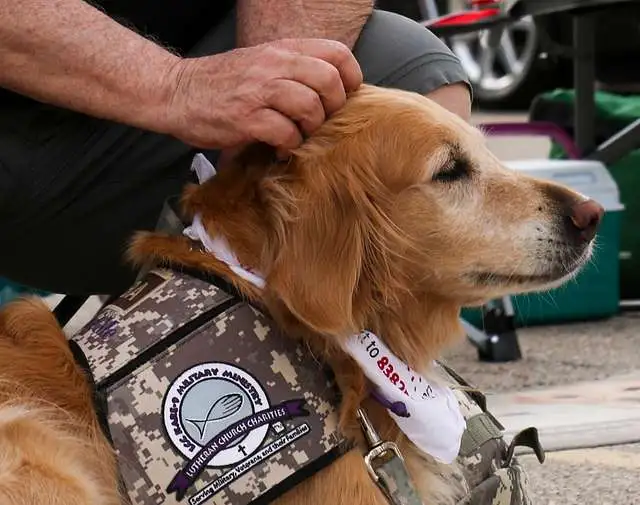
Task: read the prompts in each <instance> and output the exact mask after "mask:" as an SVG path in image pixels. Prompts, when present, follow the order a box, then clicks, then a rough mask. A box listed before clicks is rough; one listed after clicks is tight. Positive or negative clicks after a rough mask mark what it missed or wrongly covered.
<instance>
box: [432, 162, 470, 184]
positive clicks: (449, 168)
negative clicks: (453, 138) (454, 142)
mask: <svg viewBox="0 0 640 505" xmlns="http://www.w3.org/2000/svg"><path fill="white" fill-rule="evenodd" d="M470 172H471V170H470V169H469V164H468V163H467V162H465V161H464V160H455V159H453V160H451V161H449V162H448V163H447V164H446V165H445V166H443V167H442V168H441V169H440V171H439V172H438V173H436V174H434V176H433V180H434V181H436V182H454V181H459V180H460V179H464V178H466V177H469V174H470Z"/></svg>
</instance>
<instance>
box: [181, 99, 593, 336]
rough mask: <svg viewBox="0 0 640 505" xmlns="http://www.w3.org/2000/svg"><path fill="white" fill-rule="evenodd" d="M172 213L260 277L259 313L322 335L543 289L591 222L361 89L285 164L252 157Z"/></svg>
mask: <svg viewBox="0 0 640 505" xmlns="http://www.w3.org/2000/svg"><path fill="white" fill-rule="evenodd" d="M184 201H185V206H186V209H187V211H188V213H190V214H194V213H195V212H200V213H201V214H202V216H203V221H204V223H205V225H206V227H207V229H208V230H209V233H210V234H212V235H216V234H220V235H223V236H224V237H226V238H227V240H228V241H229V242H230V244H231V246H232V248H233V249H234V250H235V252H236V253H237V255H238V257H239V259H240V260H241V261H242V262H243V263H244V264H247V265H249V266H251V267H254V268H256V269H258V270H260V271H262V272H264V273H265V274H266V276H267V282H266V286H267V287H266V288H265V292H264V298H265V299H266V300H267V301H270V302H271V307H270V308H273V307H275V306H280V307H281V308H282V310H283V311H286V312H287V313H288V314H289V315H293V316H294V318H295V319H297V320H299V321H301V322H302V323H304V324H305V325H306V326H308V327H310V328H311V329H313V330H315V331H318V332H321V333H328V334H346V333H348V332H349V331H358V330H359V329H361V328H362V327H364V326H367V325H368V326H369V327H370V328H371V325H372V324H373V323H372V320H375V319H376V317H378V316H377V315H379V314H380V313H381V312H387V313H393V314H396V315H397V316H398V317H406V315H407V314H406V313H407V311H408V310H411V309H410V307H414V308H415V310H417V311H422V310H427V311H428V310H429V309H430V307H431V308H435V309H437V310H438V311H440V312H442V310H444V308H445V307H448V308H452V307H455V310H453V311H451V310H450V311H449V312H448V314H449V315H452V314H454V315H456V314H457V310H458V309H459V307H460V306H463V305H471V304H480V303H482V302H484V301H486V300H488V299H491V298H494V297H498V296H501V295H504V294H507V293H514V292H524V291H532V290H542V289H546V288H550V287H553V286H557V285H559V284H561V283H562V282H563V281H565V280H567V279H568V278H570V277H571V276H573V275H575V273H576V272H577V271H578V270H579V269H580V267H581V266H582V265H584V264H585V262H586V261H587V260H588V259H589V257H590V255H591V250H592V241H593V238H594V235H595V232H596V227H597V225H598V222H599V220H600V218H601V215H602V212H603V211H602V208H601V207H600V206H599V205H598V204H596V203H595V202H593V201H590V200H587V199H586V198H585V197H584V196H582V195H580V194H578V193H576V192H574V191H571V190H570V189H568V188H566V187H563V186H560V185H557V184H553V183H550V182H545V181H542V180H537V179H533V178H530V177H527V176H525V175H523V174H521V173H516V172H514V171H512V170H509V169H507V168H505V167H504V166H503V165H502V164H501V163H500V161H499V160H498V159H496V157H495V156H494V155H493V154H492V153H491V152H490V151H489V149H488V148H487V146H486V144H485V139H484V137H483V135H482V134H481V132H480V131H479V130H477V129H476V128H474V127H472V126H470V125H469V124H467V123H466V122H464V121H463V120H461V119H460V118H458V117H457V116H455V115H454V114H451V113H449V112H448V111H446V110H445V109H443V108H442V107H440V106H439V105H437V104H435V103H434V102H432V101H430V100H428V99H426V98H424V97H422V96H419V95H417V94H412V93H407V92H402V91H397V90H389V89H380V88H374V87H369V86H363V87H362V88H361V89H360V90H359V91H357V92H355V93H353V95H352V96H351V97H350V98H349V100H348V102H347V105H346V106H345V107H344V108H343V109H342V110H341V111H340V112H339V113H337V114H336V115H335V116H334V117H333V118H331V119H330V120H329V121H327V122H326V123H325V124H324V125H323V126H322V127H321V128H320V129H319V130H318V131H317V133H315V134H314V135H313V136H312V137H311V138H310V139H308V140H307V141H306V142H305V143H304V144H303V145H302V146H301V147H300V148H299V149H297V150H296V151H295V152H294V153H293V154H292V156H291V159H290V160H288V161H287V162H278V161H276V160H275V159H274V157H273V153H272V151H271V150H270V149H267V148H264V147H259V146H254V147H252V148H249V149H247V150H246V151H244V152H243V153H242V154H240V155H239V156H238V157H237V158H235V159H234V160H233V162H232V163H230V164H228V165H227V166H224V167H221V170H220V171H219V173H218V175H217V176H216V177H214V178H213V179H212V180H210V181H209V182H207V183H205V184H203V185H202V186H197V187H195V186H194V187H191V188H189V190H188V191H187V192H186V194H185V198H184Z"/></svg>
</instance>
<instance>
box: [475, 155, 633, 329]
mask: <svg viewBox="0 0 640 505" xmlns="http://www.w3.org/2000/svg"><path fill="white" fill-rule="evenodd" d="M506 165H507V166H508V167H510V168H513V169H515V170H519V171H523V172H526V173H527V174H529V175H532V176H534V177H539V178H542V179H549V180H554V181H556V182H559V183H562V184H565V185H567V186H569V187H571V188H572V189H575V190H576V191H579V192H581V193H583V194H585V195H587V196H589V197H590V198H593V199H594V200H596V201H598V202H599V203H600V204H601V205H602V206H603V207H604V208H605V215H604V217H603V220H602V224H601V226H600V229H599V231H598V236H597V238H596V247H595V251H594V256H593V259H592V260H591V262H590V263H589V264H588V265H586V266H585V267H584V269H583V270H582V271H581V272H580V273H579V274H578V275H577V276H576V278H575V279H574V280H571V281H569V282H568V283H567V284H565V285H564V286H561V287H559V288H556V289H553V290H550V291H547V292H544V293H535V294H527V295H518V296H514V297H512V301H513V306H514V309H515V312H516V315H515V317H516V323H517V325H518V326H533V325H540V324H553V323H561V322H572V321H588V320H593V319H602V318H607V317H610V316H613V315H615V314H616V313H618V311H619V307H620V233H621V228H622V215H623V212H624V206H623V205H622V204H621V203H620V197H619V192H618V187H617V185H616V183H615V181H614V179H613V177H611V175H610V174H609V171H608V170H607V169H606V167H605V166H604V165H603V164H601V163H599V162H596V161H584V160H577V161H575V160H570V161H565V160H562V161H560V160H526V161H517V162H516V161H513V162H507V163H506ZM462 317H464V318H465V319H466V320H467V321H468V322H470V323H472V324H473V325H475V326H476V327H478V328H482V314H481V310H480V309H476V308H473V309H464V310H463V311H462Z"/></svg>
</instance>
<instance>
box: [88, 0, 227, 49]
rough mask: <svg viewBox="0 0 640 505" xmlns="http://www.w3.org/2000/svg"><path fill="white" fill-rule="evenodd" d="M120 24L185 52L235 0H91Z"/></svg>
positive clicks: (218, 19)
mask: <svg viewBox="0 0 640 505" xmlns="http://www.w3.org/2000/svg"><path fill="white" fill-rule="evenodd" d="M91 3H92V4H94V5H98V6H100V7H101V8H102V9H103V10H104V11H105V12H106V13H107V14H108V15H109V16H111V17H112V18H114V19H115V20H116V21H118V22H120V23H121V24H123V25H125V26H128V27H130V28H132V27H133V28H135V29H136V30H137V31H138V32H139V33H141V34H143V35H145V36H147V37H148V36H151V37H152V38H154V39H155V40H157V41H159V42H161V43H162V44H163V45H165V46H167V47H171V48H173V49H174V50H177V51H178V52H179V53H181V54H184V53H186V52H187V51H188V50H189V49H190V48H191V47H193V46H194V45H195V44H196V42H198V40H200V38H202V37H203V36H204V35H205V33H207V32H208V31H209V29H211V28H212V27H214V26H215V25H216V24H217V23H218V22H220V21H221V20H222V18H223V17H224V16H225V15H226V14H227V13H228V12H229V11H230V10H231V9H232V8H233V6H234V5H235V0H94V1H93V2H91Z"/></svg>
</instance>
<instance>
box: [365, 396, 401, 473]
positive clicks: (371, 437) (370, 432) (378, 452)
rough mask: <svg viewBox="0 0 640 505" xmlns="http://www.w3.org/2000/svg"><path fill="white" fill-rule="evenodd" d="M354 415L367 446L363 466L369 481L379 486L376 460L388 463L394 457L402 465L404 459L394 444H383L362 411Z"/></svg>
mask: <svg viewBox="0 0 640 505" xmlns="http://www.w3.org/2000/svg"><path fill="white" fill-rule="evenodd" d="M356 415H357V416H358V420H359V421H360V426H361V427H362V432H363V433H364V437H365V438H366V440H367V445H368V446H369V451H368V452H367V453H366V454H365V455H364V464H365V466H366V467H367V471H368V472H369V475H370V476H371V479H372V480H373V481H374V482H375V483H376V484H379V482H380V476H379V475H378V472H377V467H376V465H375V463H376V461H377V460H378V459H384V460H386V461H388V460H389V459H392V458H393V457H396V458H398V459H400V461H402V463H403V464H404V458H403V457H402V453H401V452H400V449H398V446H397V445H396V444H395V443H394V442H389V441H386V442H385V441H383V440H382V439H381V438H380V435H378V432H377V431H376V429H375V428H374V427H373V424H371V421H370V420H369V417H368V416H367V414H366V413H365V411H364V410H363V409H361V408H360V409H358V410H357V412H356Z"/></svg>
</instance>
